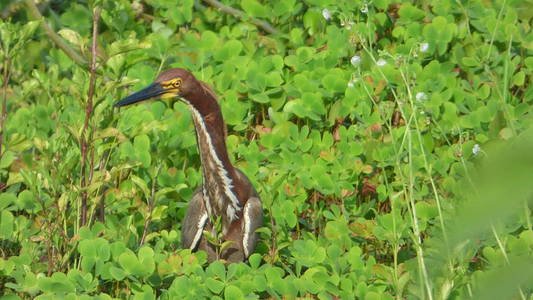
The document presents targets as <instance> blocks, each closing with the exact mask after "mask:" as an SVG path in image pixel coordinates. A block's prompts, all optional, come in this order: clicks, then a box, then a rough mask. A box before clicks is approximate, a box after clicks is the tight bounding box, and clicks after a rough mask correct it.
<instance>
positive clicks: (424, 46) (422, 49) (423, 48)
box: [420, 43, 429, 52]
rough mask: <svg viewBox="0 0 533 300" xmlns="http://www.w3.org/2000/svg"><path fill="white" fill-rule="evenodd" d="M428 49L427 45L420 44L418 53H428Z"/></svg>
mask: <svg viewBox="0 0 533 300" xmlns="http://www.w3.org/2000/svg"><path fill="white" fill-rule="evenodd" d="M428 49H429V44H428V43H422V44H420V52H426V51H428Z"/></svg>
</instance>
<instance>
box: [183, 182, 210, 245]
mask: <svg viewBox="0 0 533 300" xmlns="http://www.w3.org/2000/svg"><path fill="white" fill-rule="evenodd" d="M207 219H208V215H207V210H206V209H205V205H204V200H203V195H202V190H201V189H198V190H197V191H196V192H195V193H194V195H193V197H192V199H191V201H190V202H189V207H188V208H187V213H186V214H185V218H184V219H183V223H182V224H181V247H182V248H189V249H191V250H194V249H195V248H196V247H197V246H198V242H199V241H200V239H201V238H202V233H203V230H204V226H205V224H206V223H207Z"/></svg>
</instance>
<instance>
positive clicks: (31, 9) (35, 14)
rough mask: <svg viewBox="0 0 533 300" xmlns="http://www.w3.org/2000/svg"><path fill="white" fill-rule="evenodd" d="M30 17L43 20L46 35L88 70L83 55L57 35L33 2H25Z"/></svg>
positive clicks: (27, 0)
mask: <svg viewBox="0 0 533 300" xmlns="http://www.w3.org/2000/svg"><path fill="white" fill-rule="evenodd" d="M24 2H25V3H26V7H27V11H28V15H29V16H30V18H31V19H32V20H41V19H43V21H42V22H41V28H42V29H43V30H44V32H45V33H46V35H47V36H48V37H49V38H50V40H52V42H54V43H55V44H56V45H57V47H59V48H60V49H61V50H63V52H65V54H66V55H67V56H68V57H70V58H71V59H72V60H73V61H74V62H75V63H77V64H78V65H80V66H82V67H83V68H84V69H87V61H86V60H85V58H83V57H82V56H81V55H79V54H78V53H77V52H76V51H75V50H74V49H72V48H71V47H70V46H69V45H68V44H67V43H66V42H65V41H64V40H63V39H62V38H61V37H60V36H59V35H58V34H57V33H55V32H54V31H53V30H52V28H50V25H48V23H46V22H45V21H44V17H43V16H42V15H41V12H39V9H38V8H37V6H36V5H35V3H34V2H33V0H25V1H24Z"/></svg>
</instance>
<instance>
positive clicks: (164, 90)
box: [114, 68, 263, 263]
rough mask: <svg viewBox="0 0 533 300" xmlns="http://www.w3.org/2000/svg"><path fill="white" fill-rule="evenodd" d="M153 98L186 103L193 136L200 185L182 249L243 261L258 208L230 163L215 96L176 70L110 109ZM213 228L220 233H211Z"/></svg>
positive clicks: (253, 238)
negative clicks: (216, 240) (216, 241)
mask: <svg viewBox="0 0 533 300" xmlns="http://www.w3.org/2000/svg"><path fill="white" fill-rule="evenodd" d="M157 98H177V99H178V100H180V101H181V102H183V103H185V104H186V105H187V106H188V107H189V110H190V112H191V114H192V120H193V123H194V127H195V131H196V140H197V144H198V152H199V155H200V161H201V169H202V177H203V180H202V184H201V185H200V187H198V189H197V190H196V191H195V192H194V193H193V197H192V199H191V200H190V202H189V206H188V208H187V211H186V213H185V217H184V219H183V222H182V225H181V245H182V247H183V248H188V249H191V250H192V251H197V250H203V251H205V252H207V258H208V261H209V262H212V261H214V260H218V259H222V260H225V261H226V262H228V263H233V262H240V261H245V260H246V259H247V258H248V257H249V256H250V255H251V254H252V253H253V251H254V249H255V247H256V245H257V242H258V239H259V234H258V233H257V232H256V229H258V228H259V227H260V226H261V225H262V223H263V209H262V204H261V199H260V197H259V195H258V193H257V191H256V190H255V188H254V187H253V185H252V184H251V182H250V180H249V179H248V177H246V175H245V174H244V173H243V172H241V171H240V170H239V169H238V168H236V167H234V166H233V164H232V163H231V161H230V159H229V156H228V151H227V147H226V130H225V129H226V127H225V123H224V119H223V117H222V112H221V109H220V106H219V104H218V102H217V96H216V95H215V93H214V92H213V91H212V90H211V89H210V88H209V87H208V86H207V84H206V83H204V82H202V81H200V80H198V79H196V78H195V77H194V75H193V74H192V73H191V72H189V71H188V70H185V69H181V68H175V69H170V70H167V71H164V72H162V73H161V74H159V76H157V78H156V79H155V81H154V82H153V83H152V84H150V85H148V86H147V87H145V88H144V89H141V90H140V91H138V92H135V93H133V94H131V95H130V96H128V97H126V98H124V99H122V100H120V101H119V102H117V103H115V105H114V106H115V107H122V106H127V105H131V104H134V103H138V102H140V101H144V100H149V99H157ZM216 227H218V228H219V229H218V230H219V231H220V232H216V231H217V229H216ZM204 231H207V232H209V233H212V234H214V235H216V234H218V236H220V237H221V242H223V243H225V242H229V243H225V244H226V246H227V247H222V249H220V248H218V249H217V247H218V246H217V245H215V244H213V243H211V242H210V239H208V238H207V236H206V234H204ZM228 244H229V245H228ZM219 250H220V251H219Z"/></svg>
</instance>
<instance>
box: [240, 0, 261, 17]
mask: <svg viewBox="0 0 533 300" xmlns="http://www.w3.org/2000/svg"><path fill="white" fill-rule="evenodd" d="M241 7H242V8H243V9H244V11H245V12H246V13H248V14H249V15H250V16H252V17H258V18H265V17H267V16H268V10H267V9H266V8H265V7H264V6H263V5H262V4H261V3H259V2H258V1H256V0H242V1H241Z"/></svg>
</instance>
